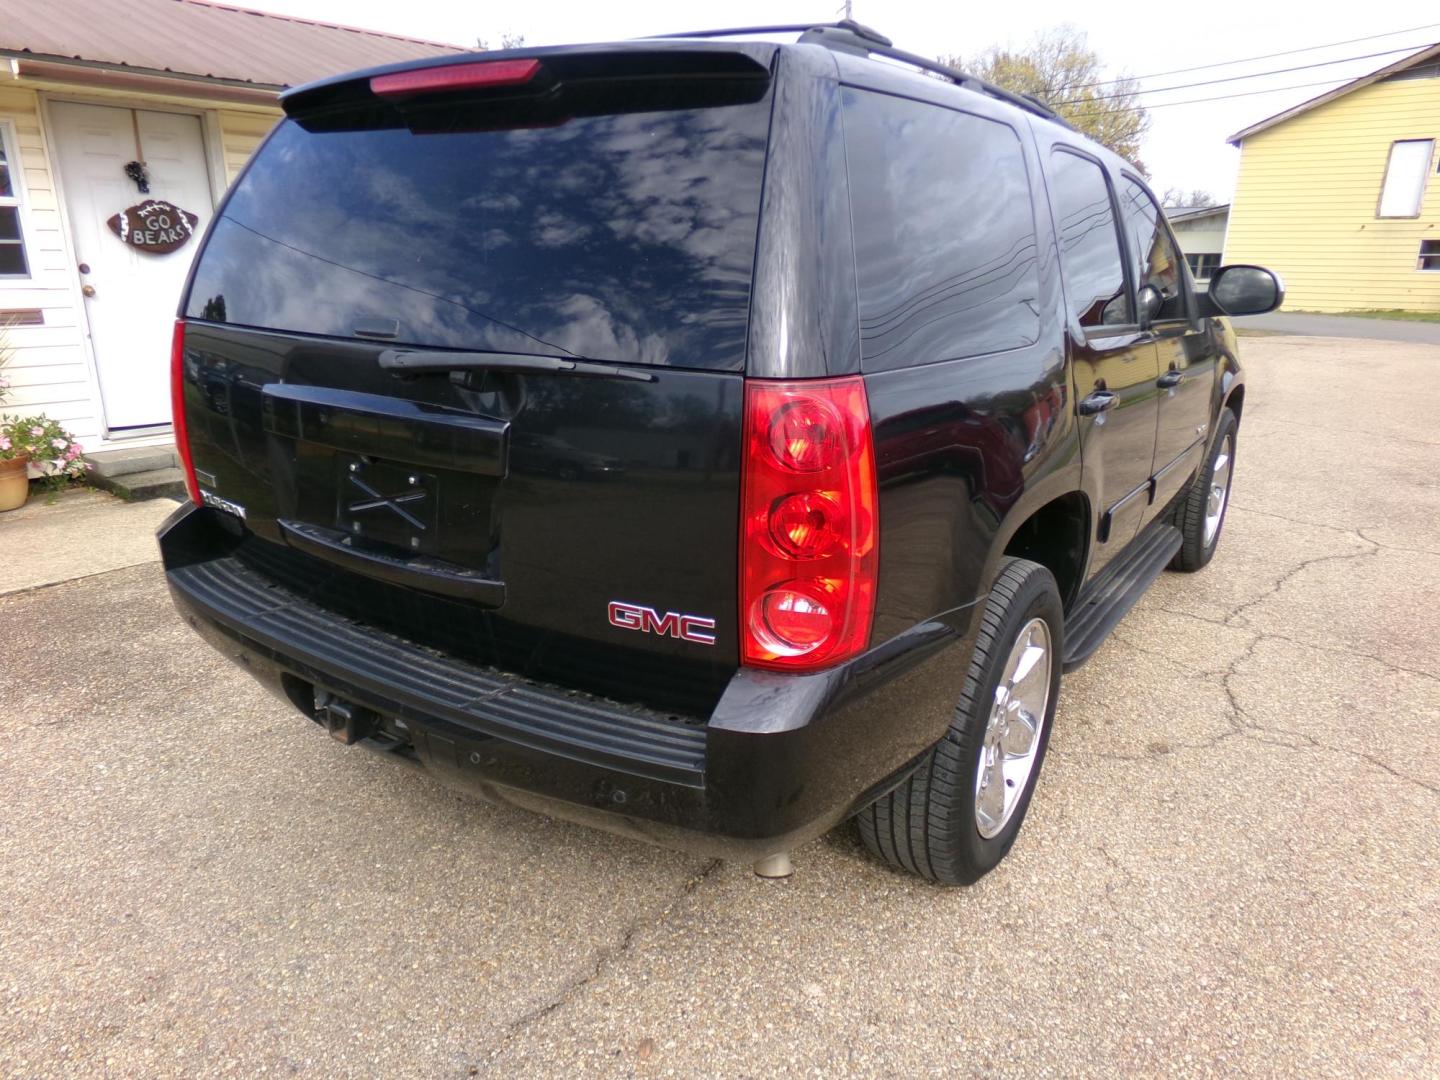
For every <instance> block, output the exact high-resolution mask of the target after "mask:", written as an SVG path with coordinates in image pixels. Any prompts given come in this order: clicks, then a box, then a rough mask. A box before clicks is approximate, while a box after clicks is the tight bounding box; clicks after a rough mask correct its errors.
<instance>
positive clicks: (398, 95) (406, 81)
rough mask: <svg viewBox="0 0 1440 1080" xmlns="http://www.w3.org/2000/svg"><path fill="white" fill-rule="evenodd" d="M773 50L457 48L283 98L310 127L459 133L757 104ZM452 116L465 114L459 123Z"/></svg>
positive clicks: (702, 45) (655, 45) (656, 45)
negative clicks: (593, 117)
mask: <svg viewBox="0 0 1440 1080" xmlns="http://www.w3.org/2000/svg"><path fill="white" fill-rule="evenodd" d="M777 50H778V46H776V45H774V44H770V43H764V42H724V43H720V42H714V43H712V42H683V43H682V42H676V43H673V44H671V43H669V42H656V41H645V42H622V43H619V44H612V45H587V46H578V47H576V46H563V47H557V48H549V49H507V50H500V51H496V52H479V53H457V54H455V55H453V56H440V57H434V58H431V59H427V60H423V61H419V62H410V63H405V64H391V65H388V66H386V67H380V68H372V69H370V70H367V71H360V72H355V73H352V74H349V75H342V76H338V77H336V78H331V79H324V80H321V81H319V82H313V83H308V84H306V85H304V86H300V87H297V88H296V89H294V90H290V91H287V92H286V93H284V94H282V95H281V97H280V104H281V106H282V107H283V108H284V109H285V113H286V115H288V116H290V117H291V118H292V119H294V120H297V121H299V122H300V123H301V124H302V125H303V126H304V127H306V128H307V129H310V130H342V129H344V130H349V129H356V128H372V127H407V126H408V127H411V128H418V129H421V130H442V129H443V130H455V129H456V128H457V127H460V128H464V129H471V128H474V127H477V126H478V127H486V126H515V125H516V124H519V125H523V126H530V125H539V124H546V123H563V122H564V121H565V120H566V119H569V118H570V117H572V116H584V115H601V114H606V113H615V112H634V111H649V110H653V109H679V108H697V107H702V106H705V105H720V104H743V103H749V102H754V101H758V100H760V98H762V97H764V96H765V93H766V92H767V91H768V89H769V86H770V78H771V66H772V64H773V61H774V56H775V53H776V51H777ZM457 114H464V116H465V120H464V122H462V123H459V124H456V123H455V121H456V118H457Z"/></svg>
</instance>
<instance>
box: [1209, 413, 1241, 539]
mask: <svg viewBox="0 0 1440 1080" xmlns="http://www.w3.org/2000/svg"><path fill="white" fill-rule="evenodd" d="M1234 462H1235V436H1233V435H1226V436H1225V441H1224V442H1223V443H1221V444H1220V454H1219V456H1218V457H1216V458H1215V468H1214V469H1212V470H1211V472H1210V495H1209V498H1208V499H1207V500H1206V502H1205V546H1206V547H1207V548H1208V547H1209V546H1210V545H1211V544H1213V543H1214V542H1215V534H1216V533H1218V532H1219V531H1220V519H1221V518H1223V517H1224V516H1225V504H1226V503H1227V502H1228V501H1229V499H1230V467H1231V465H1233V464H1234Z"/></svg>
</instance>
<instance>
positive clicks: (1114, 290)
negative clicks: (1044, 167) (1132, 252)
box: [1049, 150, 1135, 326]
mask: <svg viewBox="0 0 1440 1080" xmlns="http://www.w3.org/2000/svg"><path fill="white" fill-rule="evenodd" d="M1049 181H1050V200H1051V203H1052V205H1053V206H1054V208H1055V228H1056V231H1057V233H1058V234H1059V237H1060V269H1061V274H1062V276H1063V278H1064V281H1065V297H1066V300H1067V301H1068V302H1069V304H1070V314H1071V315H1072V316H1073V317H1074V318H1077V319H1079V320H1080V325H1081V326H1101V325H1106V324H1112V325H1113V324H1124V323H1131V322H1134V321H1135V320H1134V317H1133V316H1132V315H1131V313H1130V297H1129V294H1128V293H1127V292H1126V289H1125V263H1124V260H1123V258H1122V256H1121V249H1120V233H1119V231H1118V230H1117V229H1116V228H1115V212H1114V209H1113V208H1112V206H1111V204H1110V187H1109V185H1108V184H1107V183H1106V182H1105V172H1104V170H1102V169H1101V168H1100V166H1099V165H1097V164H1096V163H1095V162H1093V161H1091V160H1090V159H1089V158H1083V157H1080V156H1079V155H1077V154H1070V153H1066V152H1065V151H1063V150H1056V151H1055V152H1053V153H1052V154H1051V155H1050V175H1049Z"/></svg>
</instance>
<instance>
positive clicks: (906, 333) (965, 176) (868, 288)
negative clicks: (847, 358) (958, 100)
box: [844, 88, 1040, 371]
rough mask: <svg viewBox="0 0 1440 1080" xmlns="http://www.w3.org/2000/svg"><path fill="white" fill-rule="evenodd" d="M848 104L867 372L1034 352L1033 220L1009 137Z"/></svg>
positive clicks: (888, 106)
mask: <svg viewBox="0 0 1440 1080" xmlns="http://www.w3.org/2000/svg"><path fill="white" fill-rule="evenodd" d="M844 95H845V96H844V109H845V113H844V116H845V149H846V155H847V158H848V160H849V170H850V205H851V213H852V216H853V219H854V235H855V263H856V274H857V278H858V286H859V296H860V342H861V350H862V366H863V367H864V370H866V371H887V370H890V369H892V368H899V367H912V366H914V365H916V364H928V363H932V362H934V361H937V360H952V359H957V358H960V357H965V356H976V355H979V354H982V353H993V352H1000V351H1002V350H1005V349H1014V348H1019V347H1021V346H1024V345H1030V344H1033V343H1034V342H1035V341H1036V340H1037V339H1038V337H1039V336H1040V317H1039V300H1038V298H1039V291H1040V279H1039V274H1038V272H1037V269H1036V253H1037V247H1036V241H1035V217H1034V211H1033V208H1032V205H1031V201H1030V185H1029V180H1028V178H1027V175H1026V171H1025V156H1024V153H1023V152H1022V150H1021V148H1020V139H1019V137H1018V136H1017V135H1016V134H1015V131H1014V130H1013V129H1012V128H1010V127H1009V126H1008V125H1006V124H1002V123H999V122H997V121H994V120H987V119H985V118H983V117H979V116H973V115H971V114H970V113H963V112H956V111H954V110H952V109H946V108H941V107H940V106H936V105H925V104H922V103H920V102H916V101H909V100H906V99H904V98H893V97H887V96H885V95H883V94H875V93H869V92H867V91H863V90H854V89H849V88H847V89H846V90H845V92H844Z"/></svg>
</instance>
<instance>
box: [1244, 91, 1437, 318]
mask: <svg viewBox="0 0 1440 1080" xmlns="http://www.w3.org/2000/svg"><path fill="white" fill-rule="evenodd" d="M1399 139H1434V140H1435V141H1436V145H1437V151H1436V154H1435V155H1432V157H1431V160H1430V165H1429V169H1428V177H1427V180H1426V185H1425V194H1424V198H1423V200H1422V203H1421V209H1420V216H1419V217H1418V218H1405V219H1396V218H1378V217H1376V216H1375V215H1376V210H1377V209H1378V207H1379V203H1380V188H1381V185H1382V183H1383V182H1384V177H1385V167H1386V163H1387V161H1388V160H1389V155H1390V144H1391V143H1392V142H1395V141H1396V140H1399ZM1437 156H1440V78H1425V79H1403V80H1390V81H1381V82H1377V83H1372V84H1371V85H1369V86H1366V87H1363V88H1362V89H1360V90H1356V91H1354V92H1353V93H1350V94H1346V95H1345V96H1344V97H1340V98H1337V99H1335V100H1334V101H1331V102H1328V103H1326V104H1324V105H1321V106H1319V107H1318V108H1315V109H1312V110H1310V111H1309V112H1305V113H1301V114H1300V115H1299V116H1296V117H1294V118H1292V119H1290V120H1287V121H1285V122H1283V123H1281V124H1277V125H1276V126H1275V127H1273V128H1269V129H1268V130H1266V131H1262V132H1260V133H1258V134H1256V135H1252V136H1251V137H1250V138H1248V139H1246V140H1244V142H1243V143H1242V145H1241V154H1240V174H1239V177H1238V179H1237V181H1236V187H1235V197H1234V200H1233V202H1232V205H1231V208H1230V230H1229V235H1228V238H1227V242H1226V246H1225V256H1224V259H1223V262H1226V263H1258V264H1260V265H1262V266H1268V267H1270V268H1271V269H1273V270H1275V271H1277V272H1278V273H1279V274H1280V275H1281V276H1282V277H1283V278H1284V279H1285V287H1286V294H1287V295H1286V300H1285V306H1286V307H1287V308H1290V309H1296V310H1308V311H1356V310H1367V309H1394V308H1403V309H1408V310H1414V311H1440V273H1435V272H1424V271H1420V270H1418V269H1417V263H1418V256H1419V250H1420V241H1421V240H1433V239H1440V176H1437V175H1436V161H1437Z"/></svg>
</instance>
